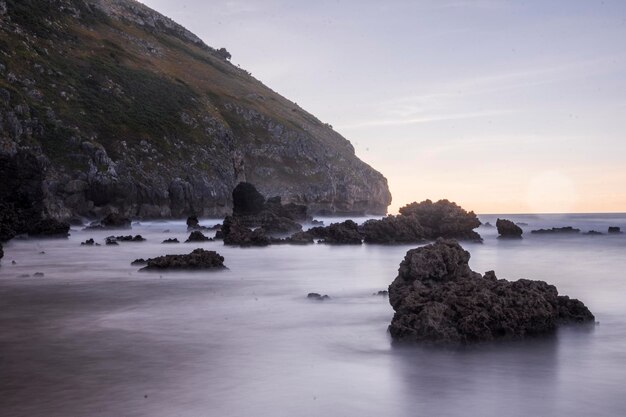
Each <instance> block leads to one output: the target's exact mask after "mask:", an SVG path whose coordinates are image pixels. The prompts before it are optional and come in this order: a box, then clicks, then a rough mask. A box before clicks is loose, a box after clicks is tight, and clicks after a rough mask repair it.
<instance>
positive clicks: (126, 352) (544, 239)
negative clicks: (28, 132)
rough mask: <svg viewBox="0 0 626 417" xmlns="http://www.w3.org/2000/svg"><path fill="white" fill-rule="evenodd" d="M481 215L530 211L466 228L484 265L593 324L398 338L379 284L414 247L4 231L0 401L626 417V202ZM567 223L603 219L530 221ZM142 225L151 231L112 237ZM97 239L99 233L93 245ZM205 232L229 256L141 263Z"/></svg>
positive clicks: (283, 414)
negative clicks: (190, 263) (433, 342)
mask: <svg viewBox="0 0 626 417" xmlns="http://www.w3.org/2000/svg"><path fill="white" fill-rule="evenodd" d="M479 217H480V219H481V220H482V221H483V222H484V223H486V222H489V223H491V224H494V225H495V221H496V218H497V217H505V218H508V219H510V220H513V221H515V222H520V223H523V226H522V228H523V229H524V231H525V234H524V238H523V239H521V240H502V239H498V238H497V232H496V229H495V228H493V227H492V228H490V227H487V226H485V225H483V226H481V227H480V228H478V229H477V231H478V232H479V233H480V234H481V235H482V236H483V238H484V242H483V243H463V246H464V247H465V248H466V249H467V250H468V251H469V252H470V253H471V260H470V266H471V267H472V269H473V270H475V271H478V272H481V273H483V272H485V271H488V270H495V271H496V274H497V276H498V277H499V278H506V279H509V280H516V279H519V278H527V279H536V280H544V281H547V282H549V283H551V284H554V285H556V286H557V288H558V289H559V292H560V293H561V294H566V295H569V296H571V297H574V298H579V299H580V300H582V301H583V302H584V303H585V304H586V305H587V306H588V307H589V309H590V310H591V311H592V312H593V313H594V314H595V316H596V320H597V323H596V324H595V325H592V326H584V327H576V326H575V327H565V328H561V329H560V330H559V331H558V332H557V333H556V334H554V335H548V336H544V337H538V338H534V339H530V340H524V341H516V342H501V343H491V344H482V345H475V346H469V347H461V348H458V347H457V348H433V347H427V346H415V345H412V346H406V345H397V344H394V343H392V340H391V338H390V336H389V334H388V332H387V326H388V325H389V323H390V321H391V318H392V316H393V310H392V308H391V306H390V305H389V301H388V299H387V298H386V297H384V296H380V295H375V294H376V293H377V292H378V291H381V290H385V289H387V287H388V285H389V284H390V283H391V282H392V281H393V279H394V278H395V277H396V275H397V269H398V266H399V264H400V262H401V261H402V259H403V258H404V255H405V253H406V252H407V251H408V250H409V249H412V248H414V247H416V246H417V245H394V246H387V245H366V244H364V245H362V246H327V245H322V244H314V245H308V246H287V245H280V246H270V247H265V248H237V247H226V246H224V245H223V243H222V242H220V241H215V242H205V243H179V244H162V243H161V242H162V241H163V240H164V239H166V238H174V237H175V238H178V239H179V240H180V241H181V242H184V241H185V240H186V238H187V236H188V232H187V230H186V225H185V223H184V222H183V221H167V222H156V221H155V222H143V221H142V222H141V223H135V224H134V225H133V228H132V230H131V231H121V232H119V231H118V232H111V231H85V230H81V229H80V228H73V229H72V231H71V236H70V238H69V239H52V240H35V239H14V240H12V241H11V242H9V243H8V244H5V246H4V251H5V257H4V258H3V259H2V261H1V266H0V415H1V416H3V417H17V416H24V417H26V416H29V417H30V416H33V417H35V416H45V417H87V416H89V417H91V416H94V417H100V416H102V417H105V416H106V417H109V416H110V417H177V416H180V417H209V416H210V417H260V416H263V417H298V416H302V417H308V416H311V417H313V416H315V417H319V416H345V417H357V416H358V417H364V416H386V417H396V416H397V417H405V416H406V417H419V416H425V417H437V416H441V417H450V416H479V417H490V416H494V417H495V416H502V417H515V416H524V417H527V416H568V417H574V416H581V417H582V416H585V417H587V416H594V417H600V416H607V417H609V416H614V417H619V416H626V234H607V233H606V232H607V229H608V227H609V226H618V227H621V228H622V230H626V214H567V215H555V214H550V215H500V216H497V215H481V216H479ZM322 220H324V221H325V222H326V224H328V223H329V221H331V219H322ZM336 220H339V219H336ZM357 220H359V221H363V220H365V219H357ZM217 222H219V220H204V221H201V224H203V225H206V226H210V225H212V224H215V223H217ZM561 226H573V227H576V228H580V229H581V230H582V232H587V231H590V230H595V231H598V232H603V233H604V234H602V235H585V234H583V233H580V234H577V235H535V234H531V233H529V232H530V230H532V229H539V228H549V227H561ZM130 233H132V234H133V235H135V234H141V235H142V236H143V237H145V238H146V239H147V241H145V242H120V244H119V245H118V246H107V245H104V239H105V238H106V237H107V236H109V235H111V234H130ZM212 233H213V232H208V233H207V234H208V235H209V236H210V235H212ZM88 238H93V239H94V240H95V241H96V242H98V243H100V244H101V246H81V242H82V241H85V240H86V239H88ZM198 247H201V248H204V249H208V250H215V251H217V252H219V253H220V254H221V255H223V256H224V258H225V264H226V266H227V267H228V269H227V270H223V271H219V272H167V273H165V272H156V273H146V272H139V268H140V267H138V266H132V265H131V261H133V260H134V259H137V258H150V257H155V256H159V255H164V254H171V253H189V252H191V251H192V250H193V249H195V248H198ZM42 274H43V275H42ZM311 292H316V293H319V294H322V295H325V294H327V295H328V296H329V297H330V299H328V300H325V301H321V302H320V301H314V300H310V299H307V294H308V293H311Z"/></svg>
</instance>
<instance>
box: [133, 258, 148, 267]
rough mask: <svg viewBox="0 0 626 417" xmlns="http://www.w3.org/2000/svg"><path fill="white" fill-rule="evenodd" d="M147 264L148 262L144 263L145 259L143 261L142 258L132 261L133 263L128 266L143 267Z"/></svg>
mask: <svg viewBox="0 0 626 417" xmlns="http://www.w3.org/2000/svg"><path fill="white" fill-rule="evenodd" d="M147 263H148V261H146V260H145V259H143V258H139V259H135V260H134V261H132V262H131V263H130V264H131V265H145V264H147Z"/></svg>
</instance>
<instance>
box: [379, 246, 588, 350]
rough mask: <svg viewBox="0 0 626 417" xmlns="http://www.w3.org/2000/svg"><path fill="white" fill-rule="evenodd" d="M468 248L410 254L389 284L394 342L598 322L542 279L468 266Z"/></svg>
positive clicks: (501, 335) (467, 339)
mask: <svg viewBox="0 0 626 417" xmlns="http://www.w3.org/2000/svg"><path fill="white" fill-rule="evenodd" d="M469 259H470V254H469V252H467V251H465V250H463V248H462V247H461V246H460V245H459V244H458V243H457V242H456V241H454V240H443V239H438V240H437V241H436V242H435V243H433V244H431V245H428V246H424V247H421V248H418V249H412V250H410V251H408V252H407V254H406V256H405V258H404V260H403V261H402V263H401V264H400V268H399V270H398V277H397V278H396V279H395V280H394V281H393V283H392V284H391V285H390V286H389V302H390V304H391V305H392V307H393V309H394V310H395V315H394V317H393V319H392V321H391V325H390V326H389V332H390V333H391V336H392V337H393V339H394V340H397V341H411V342H425V343H435V344H466V343H474V342H480V341H490V340H497V339H516V338H522V337H525V336H530V335H535V334H541V333H548V332H552V331H554V330H555V329H556V327H557V326H558V325H560V324H565V323H587V322H593V321H594V316H593V314H591V312H590V311H589V310H588V309H587V307H585V305H584V304H583V303H582V302H580V301H578V300H572V299H570V298H569V297H565V296H559V295H558V292H557V289H556V287H554V286H553V285H549V284H547V283H545V282H543V281H531V280H527V279H520V280H518V281H507V280H503V279H497V278H496V275H495V273H494V272H493V271H490V272H487V273H486V274H485V275H484V276H482V275H480V274H479V273H477V272H474V271H472V270H471V269H470V267H469V264H468V262H469Z"/></svg>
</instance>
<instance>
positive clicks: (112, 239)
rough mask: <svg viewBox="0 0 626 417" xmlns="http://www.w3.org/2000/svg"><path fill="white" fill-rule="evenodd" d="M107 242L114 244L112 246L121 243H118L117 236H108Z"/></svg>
mask: <svg viewBox="0 0 626 417" xmlns="http://www.w3.org/2000/svg"><path fill="white" fill-rule="evenodd" d="M106 244H107V245H112V246H115V245H119V243H117V240H115V238H110V237H107V239H106Z"/></svg>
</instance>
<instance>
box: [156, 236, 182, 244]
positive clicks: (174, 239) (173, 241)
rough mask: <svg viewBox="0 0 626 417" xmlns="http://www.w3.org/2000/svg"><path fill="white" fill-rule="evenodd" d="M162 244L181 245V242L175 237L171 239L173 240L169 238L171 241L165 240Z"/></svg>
mask: <svg viewBox="0 0 626 417" xmlns="http://www.w3.org/2000/svg"><path fill="white" fill-rule="evenodd" d="M161 243H180V242H179V241H178V239H176V238H175V237H171V238H169V239H165V240H164V241H163V242H161Z"/></svg>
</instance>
